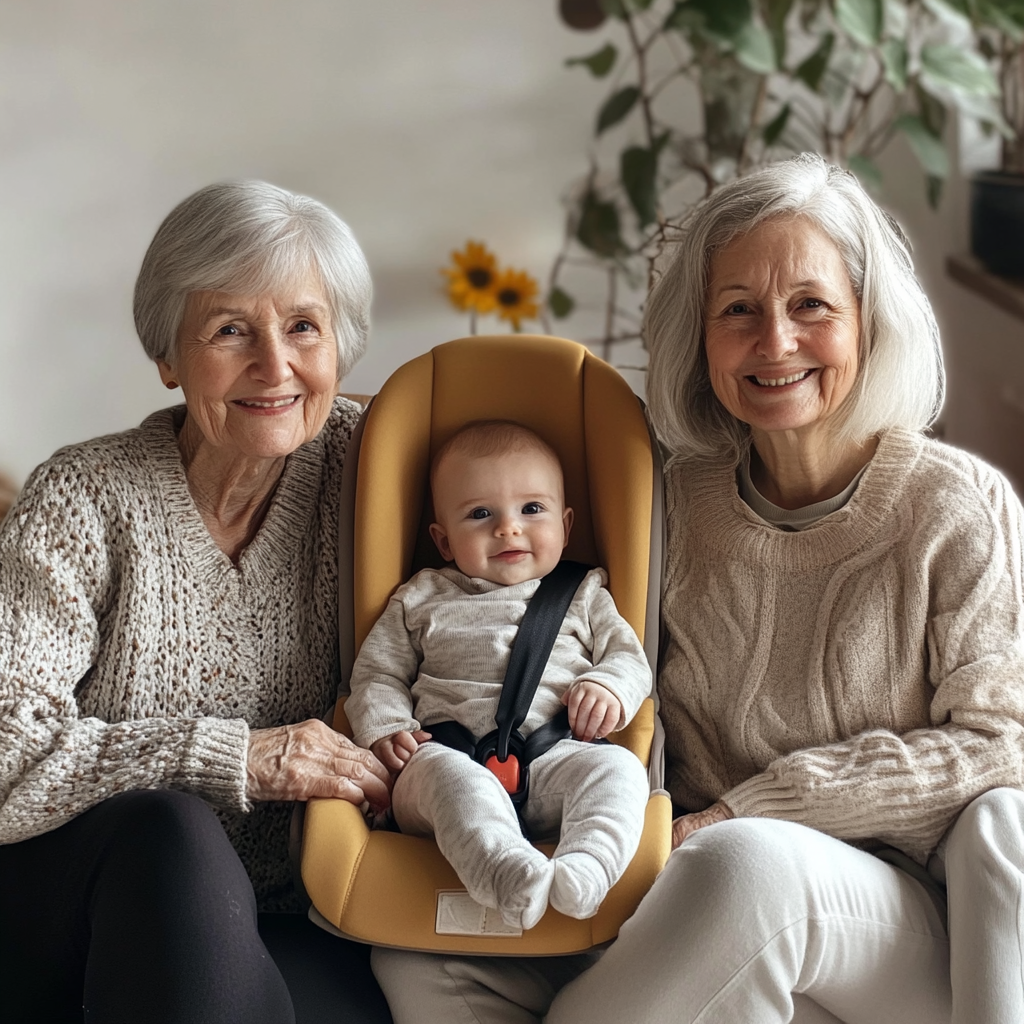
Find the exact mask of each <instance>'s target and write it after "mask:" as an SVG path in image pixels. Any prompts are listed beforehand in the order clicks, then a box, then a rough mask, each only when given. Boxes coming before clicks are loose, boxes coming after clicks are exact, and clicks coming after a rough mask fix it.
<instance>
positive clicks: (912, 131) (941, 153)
mask: <svg viewBox="0 0 1024 1024" xmlns="http://www.w3.org/2000/svg"><path fill="white" fill-rule="evenodd" d="M896 129H897V131H901V132H903V134H904V135H905V136H906V137H907V142H909V143H910V148H911V149H912V150H913V151H914V156H916V157H917V161H918V163H919V164H920V165H921V166H922V167H923V168H924V170H925V173H926V174H928V175H930V176H931V177H933V178H946V177H947V176H948V175H949V156H948V155H947V153H946V147H945V146H944V145H943V144H942V139H940V138H937V137H936V136H934V135H933V134H932V133H931V132H930V131H929V130H928V129H927V127H925V123H924V121H922V120H921V118H919V117H918V116H917V115H916V114H904V115H903V116H902V117H899V118H897V119H896Z"/></svg>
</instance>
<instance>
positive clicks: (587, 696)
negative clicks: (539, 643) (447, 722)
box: [378, 679, 622, 763]
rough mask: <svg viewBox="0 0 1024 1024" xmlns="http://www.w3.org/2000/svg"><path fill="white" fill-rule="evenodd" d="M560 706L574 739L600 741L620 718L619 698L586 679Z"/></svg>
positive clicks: (572, 688)
mask: <svg viewBox="0 0 1024 1024" xmlns="http://www.w3.org/2000/svg"><path fill="white" fill-rule="evenodd" d="M562 703H563V704H566V705H568V707H569V726H570V728H571V729H572V734H573V736H575V737H576V739H578V740H585V741H588V742H589V741H590V740H600V739H604V737H605V736H607V735H608V733H610V732H611V731H612V730H613V729H614V728H615V727H616V726H617V725H618V724H619V718H620V717H621V716H622V704H620V703H619V698H618V697H616V696H615V694H614V693H612V691H611V690H609V689H608V688H607V687H604V686H602V685H601V684H600V683H595V682H592V681H591V680H589V679H584V680H582V681H581V682H578V683H576V684H575V685H573V686H571V687H569V689H568V690H566V691H565V693H564V694H562ZM378 756H379V755H378ZM381 760H383V758H381ZM385 763H387V762H385Z"/></svg>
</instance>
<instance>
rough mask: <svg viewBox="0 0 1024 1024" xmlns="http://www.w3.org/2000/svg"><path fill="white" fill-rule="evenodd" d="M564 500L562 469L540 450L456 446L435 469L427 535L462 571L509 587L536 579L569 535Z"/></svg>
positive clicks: (569, 519)
mask: <svg viewBox="0 0 1024 1024" xmlns="http://www.w3.org/2000/svg"><path fill="white" fill-rule="evenodd" d="M564 504H565V499H564V498H563V496H562V471H561V468H560V467H559V466H558V464H557V463H555V462H554V461H553V460H552V459H551V457H550V456H549V455H547V454H546V453H545V452H540V451H536V450H530V451H518V452H506V453H504V454H501V455H490V456H485V457H475V456H468V455H463V454H460V453H458V452H453V453H451V454H450V455H448V456H447V457H446V458H445V459H444V460H443V461H442V462H441V464H440V465H439V466H438V467H437V471H436V472H435V474H434V511H435V514H436V516H437V522H436V523H434V524H432V525H431V527H430V536H431V537H433V538H434V543H435V544H437V547H438V550H439V551H440V552H441V556H442V557H443V558H444V559H445V560H446V561H452V560H454V562H455V564H456V565H457V566H458V567H459V569H460V571H461V572H464V573H465V574H466V575H467V576H472V577H475V578H477V579H484V580H490V581H491V582H492V583H501V584H504V585H506V586H509V585H511V584H513V583H523V582H525V581H526V580H535V579H540V577H542V576H546V575H547V574H548V573H549V572H551V570H552V569H554V567H555V566H556V565H557V564H558V562H559V559H560V558H561V557H562V550H563V549H564V548H565V545H566V544H567V543H568V540H569V528H570V526H571V525H572V509H569V508H565V507H564Z"/></svg>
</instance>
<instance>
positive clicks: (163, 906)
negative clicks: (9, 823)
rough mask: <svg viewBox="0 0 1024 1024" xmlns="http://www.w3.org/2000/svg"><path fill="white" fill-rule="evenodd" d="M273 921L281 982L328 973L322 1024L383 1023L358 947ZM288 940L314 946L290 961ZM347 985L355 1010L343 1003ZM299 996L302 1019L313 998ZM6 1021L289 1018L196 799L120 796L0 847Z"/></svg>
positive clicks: (220, 840)
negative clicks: (293, 976) (295, 976)
mask: <svg viewBox="0 0 1024 1024" xmlns="http://www.w3.org/2000/svg"><path fill="white" fill-rule="evenodd" d="M267 923H268V924H269V926H270V927H269V929H268V936H267V937H268V943H269V944H270V945H271V947H272V948H274V949H275V955H276V956H277V957H278V959H279V961H280V963H281V967H282V969H284V970H285V971H286V973H293V972H295V971H296V970H297V971H298V972H299V973H305V974H306V976H307V978H308V976H309V973H310V971H311V970H312V971H316V970H317V969H318V968H319V969H321V970H326V971H328V972H329V973H331V974H332V977H331V978H330V979H328V982H327V985H328V988H330V987H331V986H333V993H331V992H328V997H329V998H330V1003H331V1005H330V1006H329V1007H325V1008H322V1009H326V1010H327V1013H326V1015H323V1016H320V1017H319V1019H320V1020H322V1021H324V1022H325V1024H326V1022H327V1021H352V1022H353V1024H354V1022H357V1021H358V1022H360V1024H361V1022H364V1021H365V1022H368V1024H369V1022H371V1021H373V1022H376V1021H384V1022H389V1021H390V1017H389V1015H388V1014H387V1010H386V1008H385V1007H384V1003H383V999H382V997H381V996H380V993H379V990H378V989H377V988H376V984H375V983H374V981H373V978H372V975H371V974H370V968H369V962H368V959H367V956H366V953H365V951H364V950H362V948H361V947H357V946H355V945H354V944H351V943H346V942H344V941H343V940H340V939H335V938H333V937H332V936H329V935H327V934H326V933H324V932H319V931H318V930H317V929H315V928H314V927H313V926H312V925H311V924H309V923H308V922H307V921H304V920H303V919H301V918H294V917H290V916H289V917H284V916H282V915H276V916H275V917H273V918H269V919H268V922H267ZM296 941H298V942H299V943H300V944H303V943H304V944H305V945H306V946H307V947H308V948H304V949H303V950H302V952H301V954H299V955H298V956H296V955H294V954H291V955H290V954H289V953H288V948H289V946H294V945H295V944H296ZM290 980H291V979H290ZM349 983H351V987H352V988H353V990H354V991H353V994H354V995H355V997H356V998H355V1000H354V1002H355V1003H356V1004H357V1005H353V1006H345V1005H339V1003H340V1004H344V1002H345V1001H346V989H347V987H349ZM321 988H323V986H321ZM296 995H297V998H296V1005H297V1006H299V1007H300V1012H301V1006H302V1005H303V1004H305V1005H306V1006H307V1007H308V1006H309V1004H310V1000H311V998H312V999H313V1000H314V1001H315V1000H316V999H317V998H318V996H317V994H316V993H313V994H312V995H311V994H310V993H309V992H306V991H304V992H302V993H297V994H296ZM321 995H322V993H321ZM83 1006H84V1017H83ZM303 1016H304V1014H303ZM0 1019H2V1020H3V1021H5V1022H8V1024H22V1022H25V1024H28V1022H31V1024H43V1022H47V1024H48V1022H57V1021H59V1022H61V1024H65V1022H75V1024H79V1022H81V1021H82V1020H83V1019H84V1020H85V1021H86V1022H87V1024H136V1022H137V1024H207V1022H209V1024H233V1022H236V1021H237V1022H238V1024H290V1022H292V1021H294V1020H295V1019H296V1015H295V1011H294V1010H293V1005H292V999H291V998H290V996H289V990H288V986H287V985H286V983H285V979H284V978H283V977H282V974H281V970H279V969H278V964H277V963H275V960H274V959H273V958H272V957H271V956H270V955H269V954H268V952H267V947H266V946H265V945H264V943H263V940H262V939H261V937H260V932H259V929H258V923H257V915H256V901H255V898H254V896H253V891H252V886H251V884H250V883H249V879H248V876H247V875H246V873H245V870H244V868H243V867H242V864H241V861H239V859H238V856H237V854H236V853H235V851H234V849H233V848H232V846H231V844H230V842H228V839H227V836H226V835H225V833H224V830H223V828H222V827H221V825H220V822H219V821H218V820H217V817H216V815H215V814H214V813H213V812H212V811H211V810H210V808H209V807H208V806H207V805H206V804H205V803H204V802H203V801H202V800H200V799H199V798H198V797H194V796H190V795H188V794H184V793H176V792H171V791H168V790H145V791H135V792H131V793H124V794H121V795H120V796H115V797H111V798H110V799H108V800H105V801H104V802H103V803H101V804H99V805H98V806H96V807H94V808H92V809H91V810H89V811H87V812H85V813H84V814H82V815H79V817H77V818H75V819H74V820H73V821H70V822H68V823H67V824H66V825H62V826H61V827H60V828H58V829H55V830H54V831H52V832H48V833H46V834H44V835H41V836H36V837H34V838H32V839H27V840H25V841H23V842H20V843H13V844H11V845H8V846H0ZM301 1020H302V1016H300V1021H301Z"/></svg>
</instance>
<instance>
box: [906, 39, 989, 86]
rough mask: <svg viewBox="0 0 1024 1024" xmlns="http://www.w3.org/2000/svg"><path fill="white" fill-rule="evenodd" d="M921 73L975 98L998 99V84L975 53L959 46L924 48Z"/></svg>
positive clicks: (922, 49) (922, 48)
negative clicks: (992, 97) (990, 97)
mask: <svg viewBox="0 0 1024 1024" xmlns="http://www.w3.org/2000/svg"><path fill="white" fill-rule="evenodd" d="M921 71H922V73H923V74H927V75H928V76H929V77H930V78H932V79H933V80H934V81H936V82H938V83H940V84H941V85H946V86H949V87H950V88H951V89H954V90H956V91H958V92H964V93H967V94H969V95H974V96H995V95H997V94H998V92H999V85H998V83H997V82H996V79H995V75H993V74H992V72H991V71H990V70H989V67H988V65H987V64H986V63H985V62H984V60H982V58H981V57H979V56H978V54H976V53H972V52H971V51H970V50H964V49H961V48H960V47H958V46H948V45H944V44H943V45H938V46H922V47H921Z"/></svg>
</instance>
